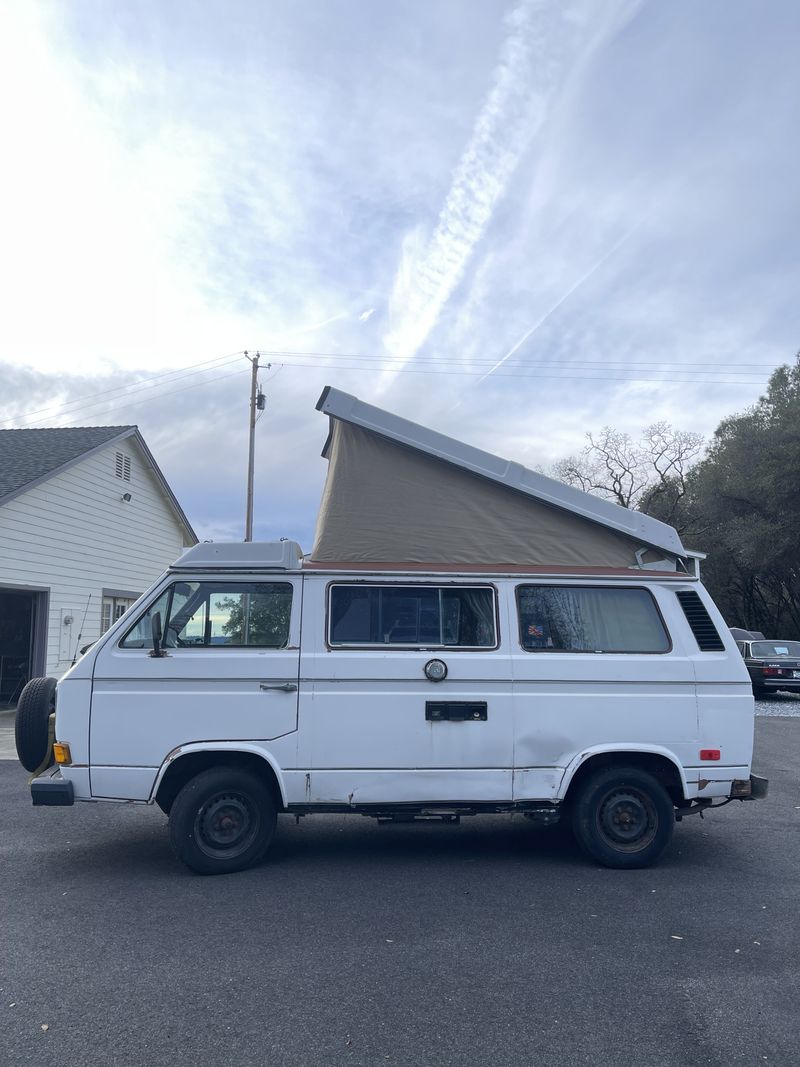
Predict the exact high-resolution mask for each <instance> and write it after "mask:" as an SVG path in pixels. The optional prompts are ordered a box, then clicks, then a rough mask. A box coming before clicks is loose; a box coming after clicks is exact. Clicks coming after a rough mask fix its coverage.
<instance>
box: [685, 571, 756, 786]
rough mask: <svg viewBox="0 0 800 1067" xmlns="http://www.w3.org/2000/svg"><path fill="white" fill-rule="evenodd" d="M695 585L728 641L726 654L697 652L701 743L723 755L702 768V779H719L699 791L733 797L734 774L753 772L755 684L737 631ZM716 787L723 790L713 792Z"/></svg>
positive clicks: (743, 774)
mask: <svg viewBox="0 0 800 1067" xmlns="http://www.w3.org/2000/svg"><path fill="white" fill-rule="evenodd" d="M694 588H695V589H696V591H697V593H698V595H699V596H700V599H701V600H702V602H703V604H704V605H705V608H706V611H707V612H708V614H709V615H710V617H711V621H712V622H713V623H714V626H715V627H716V630H717V633H718V634H719V636H720V637H721V638H722V642H723V644H724V645H725V651H724V652H698V653H697V654H696V655H695V656H694V668H695V677H696V679H697V703H698V708H699V716H700V737H701V741H702V745H701V747H702V748H718V749H719V750H720V756H721V759H720V761H719V764H718V765H716V766H715V765H714V764H713V763H710V764H704V765H703V766H702V767H700V768H699V770H698V772H697V775H698V777H699V778H700V779H714V780H717V781H716V785H715V786H708V787H706V789H705V790H703V791H700V792H699V793H698V795H699V796H703V797H705V796H709V795H714V796H727V795H728V794H729V793H730V783H731V782H732V781H733V779H734V778H747V777H749V775H750V766H751V764H752V760H753V731H754V728H755V701H754V698H753V687H752V683H751V681H750V675H749V674H748V672H747V667H746V666H745V663H744V660H743V659H742V655H741V653H740V652H739V650H738V648H737V647H736V641H735V640H734V637H733V634H732V633H731V632H730V630H729V629H728V627H727V626H726V624H725V620H724V619H723V618H722V616H721V615H720V613H719V610H718V609H717V606H716V605H715V604H714V601H713V600H712V599H711V596H710V595H709V593H708V592H707V591H706V589H704V588H703V587H702V586H701V585H700V584H699V583H698V584H697V585H696V586H695V587H694ZM692 762H693V763H696V762H697V760H696V759H695V760H693V761H692ZM726 767H727V771H726V770H725V768H726ZM723 772H724V773H723ZM694 774H695V771H694V770H693V771H692V775H694ZM712 788H718V789H719V790H720V792H714V793H712V792H711V790H712Z"/></svg>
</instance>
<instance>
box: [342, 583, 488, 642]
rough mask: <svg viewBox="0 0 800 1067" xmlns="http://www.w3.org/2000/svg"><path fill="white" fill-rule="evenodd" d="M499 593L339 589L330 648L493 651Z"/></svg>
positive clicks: (420, 587)
mask: <svg viewBox="0 0 800 1067" xmlns="http://www.w3.org/2000/svg"><path fill="white" fill-rule="evenodd" d="M495 619H496V612H495V603H494V590H493V589H492V588H491V587H490V586H477V587H470V588H455V587H453V586H443V587H439V586H433V585H385V586H382V585H334V586H332V587H331V590H330V610H329V613H328V640H329V642H330V644H331V645H351V646H352V645H356V646H358V645H380V646H382V647H385V646H386V645H395V646H404V647H406V648H408V647H411V648H418V647H420V646H423V647H425V648H432V647H444V648H494V647H496V645H497V628H496V622H495Z"/></svg>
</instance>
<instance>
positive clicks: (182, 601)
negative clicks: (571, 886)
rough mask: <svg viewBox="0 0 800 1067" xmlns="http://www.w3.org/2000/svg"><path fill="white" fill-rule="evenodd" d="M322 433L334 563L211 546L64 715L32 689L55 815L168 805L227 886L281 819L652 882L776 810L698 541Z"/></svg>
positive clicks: (432, 456)
mask: <svg viewBox="0 0 800 1067" xmlns="http://www.w3.org/2000/svg"><path fill="white" fill-rule="evenodd" d="M318 407H319V408H320V409H321V410H323V411H324V412H325V413H326V414H328V415H329V416H330V418H331V435H330V437H329V439H328V442H327V444H326V447H325V451H324V453H323V454H324V455H325V456H326V457H327V458H328V460H329V463H330V467H329V473H328V483H327V485H326V489H325V494H324V497H323V504H322V508H321V512H320V520H319V523H318V529H317V537H316V540H315V545H314V549H313V550H312V552H311V553H310V555H309V556H307V557H306V556H303V555H302V553H301V551H300V548H299V546H298V545H296V544H295V543H293V542H290V541H281V542H276V543H264V544H258V543H256V544H210V543H209V544H200V545H197V546H195V547H194V548H191V549H189V550H187V551H186V552H185V553H184V554H183V556H181V558H180V559H179V560H178V561H177V562H176V563H175V564H174V565H173V566H172V567H171V568H170V569H169V571H168V572H167V573H166V574H165V575H163V576H162V577H161V578H160V579H159V580H158V581H157V582H156V583H155V585H154V586H153V587H152V588H151V589H150V590H149V591H148V592H147V593H146V594H145V595H144V596H143V597H142V598H141V599H140V600H139V601H138V603H137V604H136V605H134V607H133V608H132V609H131V610H130V611H129V612H128V613H126V614H125V615H124V616H123V617H122V618H121V619H120V620H119V621H118V622H117V623H116V624H115V625H114V626H113V627H112V628H111V629H110V630H109V631H108V632H107V633H106V634H104V635H103V637H102V638H101V639H100V640H99V641H98V642H97V644H96V645H95V646H94V647H92V648H91V649H90V650H89V651H88V652H87V653H86V655H85V656H84V657H83V658H82V659H81V660H79V661H78V662H77V663H76V664H75V666H74V667H73V668H72V669H71V670H70V671H68V673H67V674H66V675H65V676H64V678H62V679H61V681H60V682H59V683H58V686H57V689H56V687H55V683H54V682H53V681H52V680H51V679H37V680H35V681H34V682H31V683H29V686H28V688H27V690H26V692H25V694H24V695H23V699H22V700H21V702H20V713H19V715H18V721H17V737H18V748H19V749H20V756H21V758H22V759H23V762H24V763H25V764H26V766H27V767H28V769H29V770H32V771H38V772H39V773H38V774H37V775H36V776H35V777H34V778H33V780H32V782H31V792H32V797H33V802H34V804H72V803H74V802H75V801H89V802H99V801H110V802H131V803H139V804H151V805H152V804H157V805H158V806H159V807H160V808H161V809H162V810H163V811H164V812H165V813H167V814H168V815H169V822H170V834H171V839H172V843H173V845H174V848H175V851H176V852H177V854H178V856H179V857H180V858H181V859H182V860H183V861H184V862H185V863H187V864H188V865H189V866H190V867H191V868H192V869H193V870H195V871H198V872H201V873H208V874H211V873H223V872H228V871H234V870H238V869H241V868H244V867H247V866H250V865H252V864H253V863H255V862H257V861H258V860H260V859H261V858H262V857H263V856H264V854H265V853H266V851H267V849H268V847H269V845H270V842H271V839H272V836H273V833H274V830H275V824H276V816H277V814H278V813H280V812H288V813H290V814H294V815H307V814H311V813H314V812H352V813H357V814H362V815H372V816H376V817H379V818H382V819H398V818H401V819H403V820H409V819H413V818H432V817H438V818H441V819H443V820H446V821H457V820H458V819H459V818H460V817H461V816H463V815H472V814H478V813H481V812H494V813H498V812H519V813H522V814H524V815H526V816H528V817H529V818H530V819H532V820H534V821H535V822H538V823H540V824H544V825H547V824H551V823H556V822H558V821H559V820H568V821H569V823H570V824H571V826H572V829H573V831H574V833H575V836H576V839H577V841H578V843H579V844H580V845H581V846H582V848H583V849H584V850H585V851H586V852H587V853H588V854H589V855H590V856H591V857H593V858H594V859H595V860H597V861H599V862H600V863H603V864H605V865H607V866H610V867H641V866H645V865H647V864H650V863H652V862H653V861H654V860H655V859H656V858H657V857H658V856H659V855H660V854H661V852H662V851H663V849H664V848H665V847H666V846H667V844H668V843H669V841H670V838H671V836H672V832H673V827H674V823H675V821H676V819H678V820H680V819H681V818H683V817H684V816H685V815H688V814H691V813H693V812H698V811H703V810H706V809H708V808H710V807H712V806H719V805H721V804H724V803H727V802H729V801H730V800H732V799H740V800H745V799H755V798H757V797H763V796H765V795H766V792H767V783H766V780H765V779H763V778H758V777H756V776H754V775H752V774H751V758H752V747H753V697H752V692H751V688H750V681H749V677H748V674H747V670H746V668H745V666H744V664H743V661H742V658H741V656H740V655H739V652H738V649H737V647H736V644H735V642H734V640H733V638H732V636H731V635H730V633H729V632H728V629H727V627H726V626H725V623H724V622H723V620H722V618H721V617H720V615H719V613H718V611H717V610H716V608H715V606H714V604H713V602H712V601H711V599H710V597H709V596H708V594H707V592H706V591H705V590H704V589H703V587H702V585H701V584H700V581H699V580H698V578H697V577H696V575H695V574H693V573H691V569H692V568H691V566H690V564H691V559H690V556H689V553H687V552H686V551H685V550H684V549H683V547H682V545H681V544H680V540H679V538H678V536H677V534H676V533H675V531H674V530H672V529H671V528H670V527H666V526H664V525H663V524H662V523H657V522H656V521H655V520H653V519H648V518H647V516H643V515H639V514H637V513H632V512H627V511H625V509H622V508H617V507H615V506H614V505H611V504H608V503H606V502H604V501H601V500H597V499H595V498H593V497H588V496H587V495H586V494H583V493H578V492H577V491H575V490H572V489H568V488H567V487H565V486H560V485H558V483H554V482H552V481H550V480H549V479H546V478H543V477H542V476H541V475H537V474H535V473H534V472H530V471H526V470H525V469H524V468H521V467H518V466H515V465H513V464H508V463H505V461H502V460H498V459H496V457H492V456H487V455H486V454H485V453H482V452H478V451H477V450H476V449H472V448H469V447H468V446H466V445H462V444H459V443H458V442H454V441H451V440H449V439H447V438H443V437H441V435H438V434H433V433H432V432H431V431H428V430H425V429H424V428H422V427H419V426H415V425H414V424H412V423H408V422H406V421H405V420H401V419H398V418H396V417H395V416H392V415H389V414H388V413H386V412H381V411H379V409H376V408H373V407H371V406H369V405H366V404H363V403H361V402H360V401H357V400H356V399H355V398H354V397H350V396H347V394H343V393H338V392H337V391H335V390H326V392H325V393H324V394H323V397H322V398H321V400H320V403H319V404H318ZM392 557H395V558H394V559H393V558H392ZM587 560H590V561H591V562H587ZM54 699H55V717H54V732H55V742H56V743H55V745H54V746H51V743H50V742H51V740H52V737H48V734H47V729H48V723H49V725H50V729H51V734H52V730H53V719H48V717H49V716H50V712H51V709H52V704H53V700H54ZM53 750H54V756H55V760H56V763H55V766H54V767H53V766H52V765H51V766H48V764H52V758H53V755H52V753H53Z"/></svg>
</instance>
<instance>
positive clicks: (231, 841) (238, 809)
mask: <svg viewBox="0 0 800 1067" xmlns="http://www.w3.org/2000/svg"><path fill="white" fill-rule="evenodd" d="M260 827H261V816H260V813H259V811H258V808H257V806H256V805H255V804H254V803H253V801H252V800H251V799H250V797H248V796H246V795H245V794H244V793H230V792H226V793H216V794H215V795H214V796H213V797H210V798H209V799H208V800H207V801H206V802H205V803H204V804H203V806H202V807H201V808H200V810H199V811H198V812H197V815H196V816H195V820H194V837H195V841H196V842H197V844H198V846H199V848H200V849H201V850H202V851H203V852H204V853H205V855H206V856H209V857H210V858H212V859H236V858H237V857H238V856H241V855H242V853H243V852H246V851H247V849H248V848H250V846H251V845H252V843H253V841H255V839H256V837H257V835H258V832H259V829H260Z"/></svg>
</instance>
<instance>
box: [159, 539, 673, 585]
mask: <svg viewBox="0 0 800 1067" xmlns="http://www.w3.org/2000/svg"><path fill="white" fill-rule="evenodd" d="M170 570H172V571H202V570H212V571H217V570H226V571H238V572H244V573H252V572H257V573H262V572H264V571H267V572H284V573H291V572H294V573H299V572H300V571H305V572H310V573H317V574H319V573H323V574H338V575H345V574H351V575H361V576H376V575H377V576H380V575H382V574H392V575H395V576H397V575H402V574H408V575H417V574H430V575H437V576H442V575H446V576H448V577H453V576H461V575H484V576H495V577H496V576H500V575H514V576H520V575H531V576H537V575H538V576H540V577H542V576H544V575H549V576H551V577H553V576H555V577H575V578H580V577H595V578H630V579H635V580H637V581H639V582H641V581H642V580H643V579H650V578H658V579H663V578H670V579H672V580H673V581H682V582H685V581H693V580H694V579H693V577H692V576H691V575H688V574H685V573H683V572H680V571H660V570H654V569H650V568H647V569H640V568H638V567H566V566H532V565H529V564H513V563H450V564H447V563H407V562H401V561H398V562H396V563H382V562H378V563H364V562H357V563H356V562H350V561H342V562H340V563H329V562H317V561H314V560H310V559H308V558H305V559H304V558H303V554H302V551H301V548H300V545H299V544H297V542H296V541H249V542H241V541H230V542H224V541H223V542H211V541H204V542H202V543H201V544H199V545H194V546H193V547H192V548H188V549H186V551H185V552H184V553H183V555H182V556H181V557H180V558H179V559H178V560H177V561H176V562H175V563H174V564H173V565H172V567H171V568H170Z"/></svg>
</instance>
